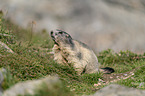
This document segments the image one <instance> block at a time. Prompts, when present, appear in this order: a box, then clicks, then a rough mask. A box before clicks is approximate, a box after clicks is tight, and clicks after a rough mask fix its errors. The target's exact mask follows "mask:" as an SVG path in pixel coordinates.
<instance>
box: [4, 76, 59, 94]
mask: <svg viewBox="0 0 145 96" xmlns="http://www.w3.org/2000/svg"><path fill="white" fill-rule="evenodd" d="M42 85H45V87H44V86H42ZM60 86H61V82H60V80H59V78H58V77H55V76H47V77H45V78H42V79H38V80H28V81H24V82H20V83H17V84H15V85H14V86H12V87H11V88H9V89H7V90H6V91H4V93H3V96H18V95H22V96H26V94H29V95H34V94H35V92H36V91H38V90H45V88H47V89H48V91H52V92H54V90H55V89H56V87H57V88H61V87H60Z"/></svg>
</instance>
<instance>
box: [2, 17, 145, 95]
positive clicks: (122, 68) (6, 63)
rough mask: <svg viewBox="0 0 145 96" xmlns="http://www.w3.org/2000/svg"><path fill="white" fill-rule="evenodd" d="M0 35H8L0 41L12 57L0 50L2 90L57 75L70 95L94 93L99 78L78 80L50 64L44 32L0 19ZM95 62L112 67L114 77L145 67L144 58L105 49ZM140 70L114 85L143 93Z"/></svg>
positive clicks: (67, 69) (71, 71)
mask: <svg viewBox="0 0 145 96" xmlns="http://www.w3.org/2000/svg"><path fill="white" fill-rule="evenodd" d="M10 25H11V26H10ZM0 33H2V34H8V35H11V37H9V36H2V35H0V40H1V41H2V42H4V43H5V44H7V45H8V46H9V47H10V48H11V49H12V50H13V51H14V52H15V53H16V54H11V53H8V52H6V51H5V50H4V49H0V55H1V56H0V62H1V63H0V67H4V68H6V69H7V70H8V73H7V75H8V76H7V79H6V80H5V82H4V83H3V85H2V86H3V88H4V89H7V88H9V87H10V86H12V85H14V84H15V83H17V82H19V81H25V80H32V79H38V78H42V77H44V76H46V75H50V74H58V76H59V77H60V79H61V80H62V81H63V83H64V85H65V86H66V87H65V88H66V89H68V90H71V91H72V92H73V93H74V94H78V95H81V94H92V93H94V92H95V91H96V88H95V87H94V86H93V85H94V84H96V83H97V82H98V79H99V78H101V75H102V74H84V75H82V76H78V75H77V74H76V72H75V71H74V69H73V68H70V67H67V66H60V65H58V64H57V63H56V62H55V61H53V56H52V55H51V54H48V52H50V51H51V48H52V46H53V42H52V40H51V38H50V37H49V34H47V32H45V30H43V31H42V32H39V33H35V34H31V28H30V29H28V30H23V29H21V28H18V27H17V26H14V25H12V24H10V23H9V22H7V21H5V20H4V19H2V18H1V17H0ZM40 34H41V35H40ZM98 59H99V62H100V63H101V64H102V67H104V66H109V67H113V68H114V69H115V70H116V73H123V72H127V71H129V70H132V69H134V68H136V67H138V66H142V65H145V59H144V55H137V54H135V53H132V52H130V51H126V52H119V53H114V52H113V51H112V50H110V49H109V50H105V51H103V52H100V53H99V54H98ZM144 70H145V67H141V68H139V69H138V70H137V71H136V72H135V75H134V76H132V78H129V79H127V80H121V81H118V82H117V83H118V84H121V85H127V86H130V87H135V88H139V89H145V84H143V85H141V86H139V85H140V83H143V82H145V71H144ZM102 87H103V86H102ZM100 88H101V87H100ZM44 96H47V95H44Z"/></svg>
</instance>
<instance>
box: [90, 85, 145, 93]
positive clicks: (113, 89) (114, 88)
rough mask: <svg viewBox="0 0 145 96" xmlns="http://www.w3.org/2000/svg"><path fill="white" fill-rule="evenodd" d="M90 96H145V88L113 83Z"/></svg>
mask: <svg viewBox="0 0 145 96" xmlns="http://www.w3.org/2000/svg"><path fill="white" fill-rule="evenodd" d="M90 96H145V90H139V89H135V88H128V87H125V86H121V85H117V84H111V85H109V86H106V87H104V88H102V89H101V90H99V91H97V92H96V93H95V94H94V95H90Z"/></svg>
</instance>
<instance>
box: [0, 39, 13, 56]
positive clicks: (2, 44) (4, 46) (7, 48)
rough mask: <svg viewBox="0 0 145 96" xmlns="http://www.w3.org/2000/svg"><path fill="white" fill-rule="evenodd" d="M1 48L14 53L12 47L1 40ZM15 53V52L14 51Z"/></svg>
mask: <svg viewBox="0 0 145 96" xmlns="http://www.w3.org/2000/svg"><path fill="white" fill-rule="evenodd" d="M0 48H2V49H4V50H5V51H7V52H9V53H14V52H13V51H12V49H10V48H9V47H8V46H7V45H6V44H5V43H3V42H1V41H0ZM14 54H15V53H14Z"/></svg>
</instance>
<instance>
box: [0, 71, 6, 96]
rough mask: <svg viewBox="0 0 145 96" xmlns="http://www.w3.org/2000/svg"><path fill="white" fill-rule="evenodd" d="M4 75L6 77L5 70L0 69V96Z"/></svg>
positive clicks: (0, 94) (0, 95)
mask: <svg viewBox="0 0 145 96" xmlns="http://www.w3.org/2000/svg"><path fill="white" fill-rule="evenodd" d="M5 75H6V69H4V68H0V96H2V92H3V89H2V86H1V84H2V83H3V81H4V78H5Z"/></svg>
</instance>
